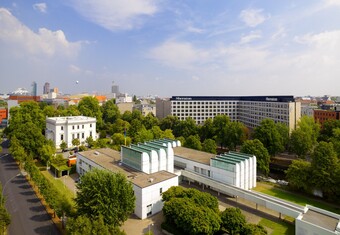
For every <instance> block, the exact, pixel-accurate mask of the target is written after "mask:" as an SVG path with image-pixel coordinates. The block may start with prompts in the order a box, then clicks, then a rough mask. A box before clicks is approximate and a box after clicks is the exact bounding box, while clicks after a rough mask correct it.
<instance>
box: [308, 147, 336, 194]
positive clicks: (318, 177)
mask: <svg viewBox="0 0 340 235" xmlns="http://www.w3.org/2000/svg"><path fill="white" fill-rule="evenodd" d="M337 165H338V158H337V156H336V153H335V151H334V149H333V144H332V143H327V142H323V141H321V142H320V143H319V144H318V145H317V146H316V147H315V150H314V152H313V154H312V163H311V167H312V183H313V185H314V186H315V187H316V188H317V189H321V190H322V191H323V192H324V194H326V195H325V196H327V197H330V198H332V197H334V194H335V187H337V186H336V185H335V178H336V176H335V173H336V166H337Z"/></svg>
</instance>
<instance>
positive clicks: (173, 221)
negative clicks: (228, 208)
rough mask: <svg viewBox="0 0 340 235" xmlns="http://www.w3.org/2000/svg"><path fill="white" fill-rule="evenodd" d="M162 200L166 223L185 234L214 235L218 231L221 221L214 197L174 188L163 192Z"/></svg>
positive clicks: (193, 190)
mask: <svg viewBox="0 0 340 235" xmlns="http://www.w3.org/2000/svg"><path fill="white" fill-rule="evenodd" d="M162 198H163V201H165V202H164V207H163V214H164V216H165V218H166V222H167V223H168V224H170V225H175V226H176V227H177V228H179V229H181V230H182V231H183V232H184V233H185V234H214V233H215V232H217V231H218V230H219V228H220V223H221V220H220V217H219V214H218V213H219V210H218V201H217V198H216V197H213V196H212V195H210V194H208V193H204V192H200V191H198V190H196V189H184V188H181V187H179V186H175V187H171V188H169V189H168V190H167V191H166V192H164V193H163V195H162ZM183 211H185V213H183Z"/></svg>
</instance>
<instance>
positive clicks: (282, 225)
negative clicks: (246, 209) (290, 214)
mask: <svg viewBox="0 0 340 235" xmlns="http://www.w3.org/2000/svg"><path fill="white" fill-rule="evenodd" d="M259 224H260V225H262V226H263V227H265V228H268V229H270V231H272V232H271V233H269V234H271V235H276V234H277V235H282V234H286V235H290V234H292V235H294V234H295V226H294V225H293V224H290V223H287V222H284V221H272V220H268V219H261V221H260V222H259ZM268 232H269V231H268Z"/></svg>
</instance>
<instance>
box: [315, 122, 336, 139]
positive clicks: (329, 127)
mask: <svg viewBox="0 0 340 235" xmlns="http://www.w3.org/2000/svg"><path fill="white" fill-rule="evenodd" d="M336 128H340V120H327V121H325V122H324V123H323V126H322V129H321V130H320V135H319V141H326V142H328V141H329V139H330V138H332V137H333V134H334V132H333V130H334V129H336Z"/></svg>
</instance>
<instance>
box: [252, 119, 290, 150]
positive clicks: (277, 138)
mask: <svg viewBox="0 0 340 235" xmlns="http://www.w3.org/2000/svg"><path fill="white" fill-rule="evenodd" d="M253 137H254V139H258V140H260V141H261V143H262V144H263V145H264V147H266V148H267V150H268V153H269V154H270V155H271V156H274V155H275V154H277V153H279V152H281V151H283V150H284V145H283V138H282V136H281V134H280V132H279V131H278V129H277V126H276V125H275V122H274V121H273V120H271V119H264V120H262V121H261V123H260V126H258V127H256V128H255V129H254V134H253Z"/></svg>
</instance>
